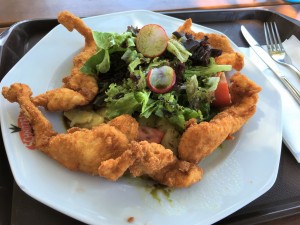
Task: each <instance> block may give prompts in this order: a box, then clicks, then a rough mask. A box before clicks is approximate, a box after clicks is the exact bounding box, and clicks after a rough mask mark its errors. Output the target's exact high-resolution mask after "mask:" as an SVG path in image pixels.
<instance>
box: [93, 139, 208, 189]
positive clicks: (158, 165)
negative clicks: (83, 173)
mask: <svg viewBox="0 0 300 225" xmlns="http://www.w3.org/2000/svg"><path fill="white" fill-rule="evenodd" d="M129 149H130V150H128V151H126V152H125V153H124V154H126V158H124V155H121V156H120V157H119V158H117V159H110V160H107V161H104V162H102V163H101V165H100V167H99V170H98V172H99V174H100V175H101V176H103V177H105V178H107V179H110V180H116V179H117V178H118V176H121V175H122V174H123V173H124V169H127V168H126V166H127V165H129V164H131V166H129V172H130V173H131V174H132V175H133V176H134V177H139V176H143V175H147V176H149V177H151V178H152V179H153V180H155V181H157V182H159V183H160V184H164V185H166V186H169V187H188V186H190V185H192V184H194V183H196V182H198V181H199V180H201V179H202V175H203V171H202V169H201V168H199V167H198V166H197V165H195V164H192V163H189V162H185V161H181V160H178V159H177V158H176V156H175V155H174V154H173V152H172V151H171V150H169V149H165V148H164V147H163V146H162V145H160V144H157V143H149V142H147V141H141V142H132V143H131V144H130V148H129ZM123 158H124V159H123ZM124 161H126V164H124Z"/></svg>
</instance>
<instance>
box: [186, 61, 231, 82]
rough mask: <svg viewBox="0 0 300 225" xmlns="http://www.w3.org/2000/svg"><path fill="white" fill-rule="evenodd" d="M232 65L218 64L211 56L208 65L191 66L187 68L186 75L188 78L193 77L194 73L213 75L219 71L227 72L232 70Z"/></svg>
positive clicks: (197, 74)
mask: <svg viewBox="0 0 300 225" xmlns="http://www.w3.org/2000/svg"><path fill="white" fill-rule="evenodd" d="M231 70H232V66H231V65H218V64H216V62H215V59H214V58H210V62H209V64H208V66H190V67H188V68H186V69H185V72H184V77H185V79H188V78H190V77H192V76H193V75H196V76H207V77H208V76H211V75H214V74H216V73H218V72H226V71H231Z"/></svg>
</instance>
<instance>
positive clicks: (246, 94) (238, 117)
mask: <svg viewBox="0 0 300 225" xmlns="http://www.w3.org/2000/svg"><path fill="white" fill-rule="evenodd" d="M231 82H232V85H231V87H230V92H231V96H232V101H233V104H232V106H230V107H228V108H227V109H225V110H223V111H222V112H220V113H219V114H217V115H216V116H215V117H214V118H213V119H212V120H211V121H210V122H201V123H199V124H195V123H193V122H191V121H190V122H189V123H188V124H189V127H188V128H187V130H186V131H185V132H184V133H183V135H182V137H181V140H180V143H179V148H178V153H179V158H180V159H183V160H186V161H189V162H193V163H198V162H199V161H200V160H201V159H203V158H204V157H205V156H207V155H209V154H210V153H211V152H212V151H214V150H215V149H216V148H217V147H218V146H219V145H220V144H221V143H222V142H223V141H224V140H225V139H226V138H227V137H231V135H232V134H233V133H235V132H237V131H238V130H239V129H240V128H241V127H242V126H243V125H244V124H245V123H246V122H247V121H248V120H249V119H250V118H251V117H252V116H253V114H254V113H255V111H256V103H257V101H258V92H260V91H261V88H260V87H259V86H258V85H257V84H255V83H254V82H253V81H251V80H249V79H248V78H247V77H246V76H245V75H242V74H240V73H236V74H234V75H233V76H232V77H231Z"/></svg>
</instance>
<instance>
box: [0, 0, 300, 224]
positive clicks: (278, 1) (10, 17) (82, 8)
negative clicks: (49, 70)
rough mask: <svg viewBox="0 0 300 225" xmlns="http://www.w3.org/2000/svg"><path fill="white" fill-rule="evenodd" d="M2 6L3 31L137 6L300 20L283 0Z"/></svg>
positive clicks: (296, 218) (297, 220) (294, 220)
mask: <svg viewBox="0 0 300 225" xmlns="http://www.w3.org/2000/svg"><path fill="white" fill-rule="evenodd" d="M0 5H1V7H0V33H1V32H2V31H4V30H6V29H7V28H8V27H9V26H10V25H12V24H14V23H16V22H18V21H22V20H30V19H50V18H56V15H57V14H58V13H59V12H60V11H62V10H70V11H71V12H72V13H74V14H76V15H78V16H80V17H86V16H93V15H99V14H106V13H111V12H118V11H124V10H134V9H146V10H152V11H177V10H195V9H196V10H209V9H229V8H250V7H251V8H252V7H262V8H266V9H271V10H274V11H277V12H280V13H282V14H284V15H287V16H289V17H291V18H293V19H296V20H300V12H299V9H300V6H299V5H293V4H289V3H286V2H284V1H282V0H273V1H266V0H258V1H255V0H207V1H196V0H171V1H170V0H161V1H157V0H143V1H141V0H127V1H121V0H109V1H104V0H89V1H86V0H76V1H74V0H64V1H61V0H40V1H35V0H0ZM1 166H2V165H1ZM0 204H3V203H0ZM271 224H272V225H287V224H300V214H296V215H293V216H289V217H286V218H281V219H277V220H273V221H269V222H266V223H263V225H271ZM16 225H17V224H16Z"/></svg>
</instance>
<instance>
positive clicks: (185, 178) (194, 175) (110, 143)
mask: <svg viewBox="0 0 300 225" xmlns="http://www.w3.org/2000/svg"><path fill="white" fill-rule="evenodd" d="M2 94H3V96H4V97H5V98H6V99H7V100H9V101H10V102H18V103H19V105H20V108H21V113H22V114H24V116H25V117H26V118H27V119H28V121H29V123H30V124H31V126H32V129H33V133H34V138H35V139H34V145H35V147H36V148H37V149H39V150H40V151H42V152H44V153H46V154H47V155H49V156H50V157H51V158H53V159H55V160H56V161H58V162H59V163H60V164H62V165H63V166H65V167H66V168H68V169H71V170H79V171H83V172H86V173H90V174H93V175H100V176H102V177H105V178H107V179H110V180H116V179H118V178H119V177H121V176H122V175H123V174H124V173H125V171H126V170H128V169H129V172H130V173H132V174H133V176H142V175H147V176H150V177H151V178H153V179H154V180H156V181H158V182H160V183H162V184H165V185H167V186H170V187H188V186H190V185H192V184H194V183H195V182H197V181H199V180H200V179H201V178H202V170H201V169H200V168H199V167H198V166H196V165H194V164H191V163H188V162H183V161H180V160H178V159H177V158H176V157H175V156H174V155H173V152H172V151H171V150H168V149H165V148H164V147H163V146H162V145H159V144H155V143H148V142H146V141H144V142H140V143H137V142H135V141H132V142H130V140H134V139H135V138H136V137H137V132H138V123H137V121H136V120H135V119H133V118H132V117H131V116H129V115H122V116H119V117H117V118H115V119H114V120H112V121H110V123H109V124H101V125H99V126H96V127H94V128H93V129H91V130H89V129H85V128H71V129H69V130H68V131H67V133H65V134H58V133H56V132H55V131H54V130H53V128H52V125H51V123H50V122H49V121H48V120H47V119H46V118H45V117H44V116H43V114H42V112H41V111H40V110H39V109H38V108H37V106H35V105H34V104H33V102H32V101H31V95H32V92H31V90H30V88H29V87H28V86H27V85H25V84H19V83H15V84H12V85H11V86H10V87H9V88H8V87H4V88H3V89H2Z"/></svg>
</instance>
